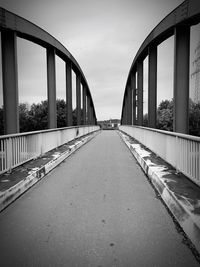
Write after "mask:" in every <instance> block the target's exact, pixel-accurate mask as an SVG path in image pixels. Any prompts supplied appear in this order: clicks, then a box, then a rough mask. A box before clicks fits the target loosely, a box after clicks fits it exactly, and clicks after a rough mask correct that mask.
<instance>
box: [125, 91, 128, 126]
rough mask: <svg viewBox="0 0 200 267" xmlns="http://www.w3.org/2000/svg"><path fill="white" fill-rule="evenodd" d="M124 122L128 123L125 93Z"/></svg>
mask: <svg viewBox="0 0 200 267" xmlns="http://www.w3.org/2000/svg"><path fill="white" fill-rule="evenodd" d="M124 123H125V125H127V124H128V105H127V93H126V94H125V101H124Z"/></svg>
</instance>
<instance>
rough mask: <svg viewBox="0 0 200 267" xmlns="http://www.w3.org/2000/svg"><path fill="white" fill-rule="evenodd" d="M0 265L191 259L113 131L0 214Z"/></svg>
mask: <svg viewBox="0 0 200 267" xmlns="http://www.w3.org/2000/svg"><path fill="white" fill-rule="evenodd" d="M0 240H1V242H0V266H5V267H6V266H12V267H13V266H17V267H18V266H20V267H23V266H26V267H29V266H37V267H38V266H42V267H46V266H48V267H50V266H52V267H54V266H70V267H71V266H73V267H74V266H81V267H83V266H87V267H88V266H92V267H93V266H94V267H100V266H101V267H104V266H108V267H112V266H116V267H118V266H120V267H126V266H130V267H134V266H136V267H138V266H139V267H140V266H157V267H163V266H166V267H169V266H181V267H184V266H187V267H188V266H190V267H193V266H199V264H198V263H197V262H196V260H195V258H194V256H193V255H192V253H191V251H190V250H189V249H188V247H187V246H186V245H185V244H184V243H183V237H182V235H181V234H179V233H178V232H177V229H176V227H175V224H174V223H173V220H172V218H171V217H170V216H169V214H168V212H167V211H166V209H165V207H164V206H163V204H162V203H161V202H160V200H159V199H158V198H157V197H156V194H155V192H154V190H153V189H152V187H151V185H150V184H149V182H148V181H147V178H146V177H145V175H144V174H143V172H142V171H141V169H140V167H139V166H138V165H137V164H136V162H135V160H134V158H133V156H132V155H131V153H130V152H129V150H128V148H127V147H126V146H125V144H124V143H123V142H122V140H121V139H120V137H119V136H118V134H117V133H116V132H115V131H104V132H102V133H101V134H99V135H97V136H96V138H95V139H93V140H92V141H91V142H89V143H88V144H87V145H85V146H84V147H82V148H81V149H80V150H79V151H77V152H76V153H75V154H73V155H71V156H70V157H69V158H68V159H67V160H65V161H64V162H63V163H62V164H61V165H59V167H57V168H56V169H55V170H53V171H52V172H51V173H50V174H49V175H47V176H46V177H45V178H44V179H43V180H41V181H40V182H39V183H38V184H36V185H35V186H34V187H33V188H31V189H30V190H29V191H28V192H26V193H25V194H24V195H23V196H21V197H20V198H19V199H18V200H17V201H15V202H14V203H13V204H12V205H10V206H9V207H8V208H7V209H5V210H4V211H3V212H2V213H1V214H0Z"/></svg>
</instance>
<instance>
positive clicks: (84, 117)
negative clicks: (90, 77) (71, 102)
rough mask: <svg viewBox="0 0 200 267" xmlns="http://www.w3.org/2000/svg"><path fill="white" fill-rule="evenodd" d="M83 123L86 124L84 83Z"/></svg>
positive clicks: (84, 88) (84, 89) (84, 87)
mask: <svg viewBox="0 0 200 267" xmlns="http://www.w3.org/2000/svg"><path fill="white" fill-rule="evenodd" d="M83 125H86V86H85V85H83Z"/></svg>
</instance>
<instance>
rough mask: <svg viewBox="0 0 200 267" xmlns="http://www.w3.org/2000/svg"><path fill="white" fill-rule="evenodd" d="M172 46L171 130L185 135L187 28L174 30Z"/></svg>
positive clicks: (188, 40)
mask: <svg viewBox="0 0 200 267" xmlns="http://www.w3.org/2000/svg"><path fill="white" fill-rule="evenodd" d="M174 46H175V47H174V48H175V50H174V51H175V52H174V120H173V130H174V131H175V132H179V133H185V134H187V133H188V131H189V119H188V117H189V115H188V114H189V65H190V62H189V56H190V28H189V26H179V27H176V28H175V38H174Z"/></svg>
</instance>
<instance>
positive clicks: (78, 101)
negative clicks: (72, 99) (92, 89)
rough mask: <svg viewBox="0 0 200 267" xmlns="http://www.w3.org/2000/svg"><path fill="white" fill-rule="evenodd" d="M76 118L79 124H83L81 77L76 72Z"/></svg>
mask: <svg viewBox="0 0 200 267" xmlns="http://www.w3.org/2000/svg"><path fill="white" fill-rule="evenodd" d="M76 118H77V125H80V124H81V77H80V74H79V73H77V74H76Z"/></svg>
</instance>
